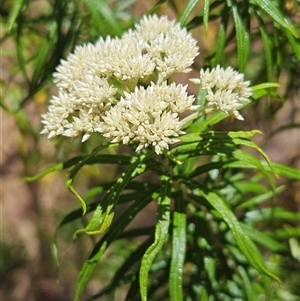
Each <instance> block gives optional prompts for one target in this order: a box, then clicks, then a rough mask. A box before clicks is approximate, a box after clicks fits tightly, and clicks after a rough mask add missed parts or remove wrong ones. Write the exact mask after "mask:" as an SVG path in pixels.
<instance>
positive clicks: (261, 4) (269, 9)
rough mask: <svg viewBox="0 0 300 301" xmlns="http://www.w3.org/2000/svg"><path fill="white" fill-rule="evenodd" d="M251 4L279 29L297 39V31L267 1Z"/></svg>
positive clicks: (257, 1) (286, 18) (261, 0)
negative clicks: (263, 12)
mask: <svg viewBox="0 0 300 301" xmlns="http://www.w3.org/2000/svg"><path fill="white" fill-rule="evenodd" d="M253 2H254V3H255V4H256V5H257V6H259V7H260V8H261V9H262V10H264V11H265V12H266V13H267V14H268V15H269V16H270V17H271V18H272V19H273V20H274V21H275V22H277V23H278V24H279V25H280V26H281V27H283V28H284V29H286V30H287V31H289V32H290V33H291V34H292V35H294V36H295V37H298V32H297V29H296V28H295V27H294V25H293V24H292V22H291V21H290V20H289V19H288V17H285V16H284V15H283V13H282V12H281V11H280V10H279V9H278V8H277V7H276V6H275V5H274V3H273V2H272V1H269V0H253Z"/></svg>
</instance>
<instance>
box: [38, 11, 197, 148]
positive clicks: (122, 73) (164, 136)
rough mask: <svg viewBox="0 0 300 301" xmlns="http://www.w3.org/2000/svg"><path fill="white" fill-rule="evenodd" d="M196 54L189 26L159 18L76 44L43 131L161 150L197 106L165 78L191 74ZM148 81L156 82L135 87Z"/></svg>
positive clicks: (57, 76) (60, 71) (58, 78)
mask: <svg viewBox="0 0 300 301" xmlns="http://www.w3.org/2000/svg"><path fill="white" fill-rule="evenodd" d="M198 51H199V48H198V46H197V42H196V40H195V39H194V38H193V37H192V35H191V34H190V33H189V32H188V31H187V30H186V29H184V28H181V27H180V25H179V24H177V23H176V22H175V21H170V20H168V19H167V17H165V16H162V17H158V16H156V15H152V16H145V17H144V18H143V19H142V20H141V22H140V24H137V25H135V28H133V29H130V30H128V31H127V32H126V33H124V34H123V36H122V37H121V38H111V37H107V38H106V39H103V38H100V39H99V40H98V41H97V42H96V43H95V44H92V43H88V44H86V45H83V46H77V47H76V48H75V50H74V52H73V53H71V54H70V55H69V56H68V57H67V59H66V60H62V61H61V63H60V65H59V66H58V67H57V69H56V72H55V73H54V82H55V84H56V86H57V88H58V96H54V97H53V98H52V99H51V104H50V106H49V107H48V112H47V113H45V114H43V115H42V123H43V125H44V127H43V130H42V131H41V133H42V134H47V135H48V139H52V138H54V137H55V136H58V135H63V136H67V137H71V138H74V137H77V136H80V135H83V138H82V141H85V140H87V139H88V138H89V137H90V136H91V134H92V133H93V132H100V133H101V134H102V135H103V136H104V137H107V138H109V139H111V140H112V141H114V142H115V141H122V142H123V143H128V142H129V141H137V142H139V145H138V147H137V151H138V150H139V149H141V148H143V147H147V146H149V145H152V146H153V147H154V148H155V151H156V152H157V153H160V152H161V151H162V148H168V147H169V144H172V143H174V142H176V141H177V139H176V138H175V137H177V136H178V135H180V134H182V131H181V130H180V128H181V127H182V125H183V122H181V121H180V120H179V116H178V114H180V113H183V112H185V111H187V110H193V109H195V108H196V107H194V106H193V105H192V103H193V101H194V98H193V97H191V96H187V92H186V87H183V86H182V85H175V84H171V85H167V84H166V82H164V81H165V80H166V79H167V78H169V77H170V76H171V75H172V74H174V73H176V72H189V71H190V66H191V64H192V63H193V61H194V59H195V57H196V56H197V54H198ZM143 80H145V85H147V83H149V82H153V83H152V84H151V85H150V86H149V87H148V88H146V89H145V88H141V87H138V83H139V82H142V81H143ZM122 90H123V91H122ZM132 91H134V92H132ZM121 96H123V97H121Z"/></svg>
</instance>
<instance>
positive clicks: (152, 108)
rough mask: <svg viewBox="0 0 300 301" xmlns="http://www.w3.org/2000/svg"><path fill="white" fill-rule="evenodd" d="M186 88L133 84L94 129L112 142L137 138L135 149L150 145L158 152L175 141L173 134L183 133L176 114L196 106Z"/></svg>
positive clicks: (125, 141) (173, 85)
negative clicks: (138, 85)
mask: <svg viewBox="0 0 300 301" xmlns="http://www.w3.org/2000/svg"><path fill="white" fill-rule="evenodd" d="M186 88H187V86H185V87H183V86H182V85H175V84H174V83H172V84H171V85H167V84H166V82H163V83H162V84H161V85H156V84H154V83H151V85H150V86H148V87H147V88H146V89H145V88H144V87H139V88H138V87H136V89H135V91H134V92H133V93H125V97H122V98H121V100H120V101H119V102H118V103H117V104H116V105H115V106H114V107H112V108H111V109H110V110H109V111H107V112H106V114H105V116H103V122H101V123H100V124H99V126H98V127H97V128H96V131H99V132H100V133H102V135H103V136H104V137H107V138H109V139H111V140H112V142H119V141H122V142H123V143H124V144H127V143H128V142H129V141H130V140H133V141H138V142H139V145H138V147H137V149H136V151H139V150H140V149H142V148H145V147H148V146H149V145H152V146H154V149H155V152H156V153H157V154H159V153H161V149H162V148H165V149H168V148H169V144H173V143H175V142H177V141H179V140H178V139H176V138H174V137H176V136H178V135H180V134H183V133H184V132H182V131H181V130H180V129H181V127H182V126H183V123H182V122H181V121H179V117H178V113H182V112H184V111H186V110H193V109H196V108H197V107H196V106H193V105H192V103H193V102H194V100H195V99H194V97H193V96H188V95H187V92H186Z"/></svg>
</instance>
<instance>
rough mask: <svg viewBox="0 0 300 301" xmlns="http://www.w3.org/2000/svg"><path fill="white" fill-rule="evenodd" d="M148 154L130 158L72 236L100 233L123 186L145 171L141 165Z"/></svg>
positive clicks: (104, 228)
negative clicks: (128, 163) (87, 217)
mask: <svg viewBox="0 0 300 301" xmlns="http://www.w3.org/2000/svg"><path fill="white" fill-rule="evenodd" d="M150 156H152V154H151V153H150V155H149V153H148V155H140V156H139V157H133V158H132V164H131V165H129V166H128V167H127V169H126V170H125V171H124V172H123V173H122V175H121V177H120V178H119V179H118V180H117V182H116V183H115V184H114V185H113V187H112V188H111V189H110V190H109V191H108V192H107V194H106V195H105V197H104V198H103V200H102V201H101V202H100V204H99V205H98V206H97V208H96V210H95V212H94V214H93V216H92V218H91V220H90V222H89V223H88V225H87V226H86V227H85V228H84V229H80V230H78V231H76V233H75V235H74V237H76V236H78V235H79V234H82V233H86V234H88V235H97V234H101V233H103V232H104V231H105V230H106V229H107V228H108V227H109V226H110V224H111V222H112V219H113V217H114V214H115V206H116V204H117V202H118V200H119V197H120V194H121V193H122V191H123V189H124V187H125V186H126V185H127V184H128V182H129V181H130V180H131V179H132V178H134V177H136V176H137V175H140V174H142V173H143V172H145V168H146V165H143V164H142V162H143V161H144V160H146V159H148V158H149V157H150ZM69 189H70V188H69ZM73 193H74V192H73ZM74 194H75V193H74ZM75 195H76V194H75ZM77 198H78V199H79V200H80V199H81V198H80V196H79V197H78V195H77ZM82 201H83V200H82ZM82 201H81V203H82ZM83 202H84V201H83ZM84 204H85V202H84ZM84 206H85V205H84ZM83 208H84V207H83ZM85 209H86V208H85ZM84 212H85V210H84ZM99 227H100V228H99ZM97 228H99V229H97Z"/></svg>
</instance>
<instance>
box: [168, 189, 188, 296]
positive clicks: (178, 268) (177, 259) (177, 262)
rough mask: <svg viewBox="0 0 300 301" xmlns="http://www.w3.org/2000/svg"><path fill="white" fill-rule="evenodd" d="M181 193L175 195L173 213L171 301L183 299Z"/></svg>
mask: <svg viewBox="0 0 300 301" xmlns="http://www.w3.org/2000/svg"><path fill="white" fill-rule="evenodd" d="M184 202H185V201H184V199H183V196H182V195H181V194H177V195H176V196H175V200H174V203H175V210H174V213H173V231H172V255H171V268H170V281H169V292H170V298H171V301H181V300H183V294H182V285H183V284H182V274H183V267H184V260H185V249H186V214H185V210H184V208H185V204H184Z"/></svg>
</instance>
